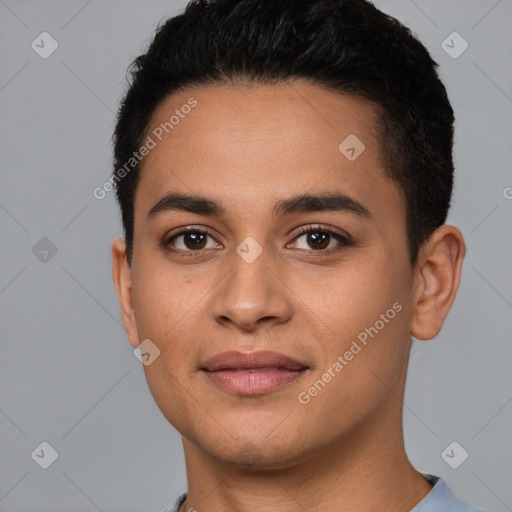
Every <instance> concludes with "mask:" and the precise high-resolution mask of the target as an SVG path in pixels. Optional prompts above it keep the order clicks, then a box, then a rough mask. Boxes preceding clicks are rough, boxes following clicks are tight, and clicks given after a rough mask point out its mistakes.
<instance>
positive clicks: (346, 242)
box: [161, 225, 354, 257]
mask: <svg viewBox="0 0 512 512" xmlns="http://www.w3.org/2000/svg"><path fill="white" fill-rule="evenodd" d="M187 233H202V234H207V235H208V236H210V237H211V238H213V239H214V240H215V237H214V236H213V233H212V232H211V231H210V230H209V229H208V228H201V229H198V228H185V229H182V230H181V231H178V232H177V233H174V234H173V235H172V236H170V237H166V238H165V239H164V240H163V241H162V244H161V245H162V247H163V248H164V249H165V250H167V251H171V252H174V253H178V254H182V255H185V256H190V257H194V256H201V255H202V252H203V251H204V250H205V249H200V250H197V251H189V250H187V251H186V250H183V249H174V248H171V247H170V244H171V242H172V241H173V240H174V239H175V238H177V237H179V236H181V235H185V234H187ZM308 233H327V234H329V235H331V236H332V237H334V238H335V239H336V240H337V241H338V242H339V245H337V246H336V247H331V248H330V249H318V250H314V249H310V250H307V249H299V250H300V251H303V252H308V253H312V252H313V253H321V254H322V255H330V254H332V253H334V252H337V251H339V250H342V249H343V248H345V247H350V246H352V245H354V244H353V241H352V239H351V238H350V237H349V236H348V235H342V234H340V233H338V232H337V231H334V230H332V229H329V228H325V227H322V226H318V225H310V226H303V227H301V228H300V229H299V231H298V232H297V233H296V234H295V236H294V238H293V241H295V240H297V239H298V238H299V237H300V236H302V235H304V234H308Z"/></svg>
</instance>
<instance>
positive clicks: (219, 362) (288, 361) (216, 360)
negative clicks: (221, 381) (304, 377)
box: [201, 350, 308, 372]
mask: <svg viewBox="0 0 512 512" xmlns="http://www.w3.org/2000/svg"><path fill="white" fill-rule="evenodd" d="M250 368H285V369H287V370H302V369H305V368H308V366H307V365H305V364H304V363H302V362H300V361H297V360H295V359H293V358H291V357H289V356H285V355H284V354H280V353H279V352H272V351H269V350H263V351H259V352H239V351H236V350H233V351H230V352H222V353H221V354H217V355H215V356H213V357H210V358H209V359H207V360H206V361H205V362H204V364H203V365H202V366H201V369H202V370H206V371H209V372H215V371H218V370H228V369H229V370H244V369H250Z"/></svg>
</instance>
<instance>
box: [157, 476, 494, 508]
mask: <svg viewBox="0 0 512 512" xmlns="http://www.w3.org/2000/svg"><path fill="white" fill-rule="evenodd" d="M424 476H425V478H427V479H428V480H429V481H430V482H431V483H432V484H433V487H432V489H431V490H430V492H429V493H428V494H427V495H426V496H425V497H424V498H423V499H422V500H421V501H420V502H419V503H418V504H417V505H416V506H415V507H414V508H413V509H412V510H411V511H410V512H485V511H484V510H482V509H480V508H474V507H472V506H471V505H468V504H467V503H465V502H463V501H461V500H459V499H458V498H457V497H456V496H455V495H454V494H453V492H452V491H451V490H450V488H449V487H448V485H446V482H445V481H444V480H443V479H442V478H440V477H438V476H433V475H424ZM186 497H187V493H186V492H184V493H183V494H182V495H181V496H179V497H178V498H177V499H176V500H174V502H173V503H171V504H170V505H169V506H168V507H166V508H165V509H163V510H162V512H178V509H179V508H180V505H181V504H182V503H183V502H184V501H185V498H186Z"/></svg>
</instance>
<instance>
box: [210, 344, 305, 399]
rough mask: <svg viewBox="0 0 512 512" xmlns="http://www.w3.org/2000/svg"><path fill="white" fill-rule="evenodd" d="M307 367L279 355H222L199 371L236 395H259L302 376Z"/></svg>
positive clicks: (233, 353)
mask: <svg viewBox="0 0 512 512" xmlns="http://www.w3.org/2000/svg"><path fill="white" fill-rule="evenodd" d="M308 369H309V366H307V365H306V364H304V363H302V362H301V361H297V360H295V359H293V358H291V357H288V356H285V355H284V354H279V353H278V352H270V351H260V352H253V353H243V352H237V351H232V352H223V353H222V354H218V355H216V356H214V357H212V358H210V359H208V360H207V361H206V362H205V363H204V365H203V366H202V367H201V370H202V371H203V372H204V373H205V375H206V377H207V378H208V379H209V381H210V382H211V383H212V384H213V385H215V386H216V387H218V388H220V389H222V390H224V391H227V392H230V393H233V394H237V395H261V394H265V393H268V392H270V391H272V390H274V389H276V388H279V387H281V386H284V385H287V384H291V383H294V382H296V381H297V380H299V379H300V378H302V377H303V375H304V373H305V372H306V371H307V370H308Z"/></svg>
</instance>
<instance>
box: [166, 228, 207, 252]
mask: <svg viewBox="0 0 512 512" xmlns="http://www.w3.org/2000/svg"><path fill="white" fill-rule="evenodd" d="M209 238H211V239H212V240H213V242H211V245H210V247H208V246H207V244H208V241H209V240H208V239H209ZM165 246H171V249H172V250H174V251H176V252H179V251H183V252H198V251H201V250H203V249H208V248H215V247H216V242H215V240H214V239H213V237H212V236H211V235H210V234H209V233H208V232H207V231H204V230H201V229H185V230H182V231H180V232H179V233H176V234H174V235H173V236H171V237H170V238H168V239H167V240H166V241H165Z"/></svg>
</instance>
